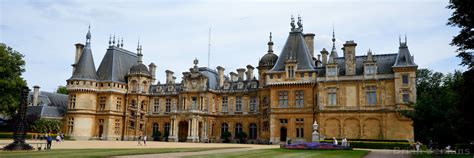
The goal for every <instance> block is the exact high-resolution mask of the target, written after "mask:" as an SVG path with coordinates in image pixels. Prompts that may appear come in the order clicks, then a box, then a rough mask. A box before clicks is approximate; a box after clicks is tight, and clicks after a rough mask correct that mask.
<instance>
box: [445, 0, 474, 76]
mask: <svg viewBox="0 0 474 158" xmlns="http://www.w3.org/2000/svg"><path fill="white" fill-rule="evenodd" d="M447 8H449V9H452V10H453V14H452V15H451V17H450V18H449V19H448V25H450V26H454V27H458V28H461V31H460V32H459V34H458V35H456V36H454V38H453V40H452V41H451V45H453V46H457V47H458V49H457V52H458V55H457V56H458V57H460V58H461V59H462V62H461V65H465V66H468V67H469V68H472V67H473V66H474V62H473V61H474V59H473V55H474V54H473V50H474V38H473V37H474V1H472V0H450V1H449V5H448V6H447Z"/></svg>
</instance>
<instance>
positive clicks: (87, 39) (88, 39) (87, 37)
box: [86, 25, 91, 44]
mask: <svg viewBox="0 0 474 158" xmlns="http://www.w3.org/2000/svg"><path fill="white" fill-rule="evenodd" d="M90 42H91V25H89V30H88V31H87V35H86V44H89V43H90Z"/></svg>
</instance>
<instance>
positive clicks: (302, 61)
mask: <svg viewBox="0 0 474 158" xmlns="http://www.w3.org/2000/svg"><path fill="white" fill-rule="evenodd" d="M290 56H291V57H292V58H293V59H296V61H297V63H298V66H297V70H313V69H314V67H315V65H314V63H313V62H312V58H311V55H310V54H309V49H308V46H307V45H306V42H305V40H304V37H303V33H301V32H290V35H289V36H288V39H287V40H286V43H285V46H284V47H283V50H282V51H281V54H280V55H279V57H278V60H277V62H276V64H275V66H274V67H273V68H272V70H271V71H285V61H286V60H287V59H288V58H289V57H290Z"/></svg>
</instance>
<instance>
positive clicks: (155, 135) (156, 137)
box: [152, 131, 161, 141]
mask: <svg viewBox="0 0 474 158" xmlns="http://www.w3.org/2000/svg"><path fill="white" fill-rule="evenodd" d="M152 137H153V141H159V140H160V137H161V132H160V131H153V135H152Z"/></svg>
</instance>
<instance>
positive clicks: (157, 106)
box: [153, 98, 160, 113]
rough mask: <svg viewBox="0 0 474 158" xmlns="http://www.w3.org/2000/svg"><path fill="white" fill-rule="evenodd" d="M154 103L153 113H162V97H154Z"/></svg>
mask: <svg viewBox="0 0 474 158" xmlns="http://www.w3.org/2000/svg"><path fill="white" fill-rule="evenodd" d="M153 103H154V104H153V113H160V99H158V98H156V99H154V101H153Z"/></svg>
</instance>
